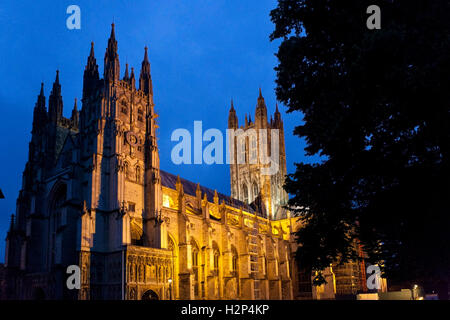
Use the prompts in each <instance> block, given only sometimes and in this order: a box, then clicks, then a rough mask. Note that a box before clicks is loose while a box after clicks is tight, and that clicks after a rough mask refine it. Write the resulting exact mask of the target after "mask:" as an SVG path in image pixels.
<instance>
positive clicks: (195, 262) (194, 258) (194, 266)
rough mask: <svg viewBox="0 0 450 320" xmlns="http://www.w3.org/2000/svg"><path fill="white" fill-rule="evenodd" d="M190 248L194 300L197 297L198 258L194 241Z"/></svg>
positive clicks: (197, 250)
mask: <svg viewBox="0 0 450 320" xmlns="http://www.w3.org/2000/svg"><path fill="white" fill-rule="evenodd" d="M191 248H192V250H191V251H192V271H193V272H194V295H195V297H196V298H198V296H199V292H200V290H199V285H200V283H199V270H198V266H199V263H198V257H199V249H198V246H197V244H196V242H195V241H194V240H191Z"/></svg>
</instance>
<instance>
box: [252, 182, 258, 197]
mask: <svg viewBox="0 0 450 320" xmlns="http://www.w3.org/2000/svg"><path fill="white" fill-rule="evenodd" d="M258 193H259V190H258V185H257V184H256V182H253V200H255V199H256V198H257V197H258Z"/></svg>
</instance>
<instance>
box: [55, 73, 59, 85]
mask: <svg viewBox="0 0 450 320" xmlns="http://www.w3.org/2000/svg"><path fill="white" fill-rule="evenodd" d="M55 83H59V70H56V79H55Z"/></svg>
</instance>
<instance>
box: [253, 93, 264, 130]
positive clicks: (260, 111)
mask: <svg viewBox="0 0 450 320" xmlns="http://www.w3.org/2000/svg"><path fill="white" fill-rule="evenodd" d="M255 124H256V127H257V128H267V107H266V103H265V102H264V98H263V96H262V93H261V88H259V96H258V101H257V104H256V111H255Z"/></svg>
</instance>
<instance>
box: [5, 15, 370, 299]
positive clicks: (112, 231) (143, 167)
mask: <svg viewBox="0 0 450 320" xmlns="http://www.w3.org/2000/svg"><path fill="white" fill-rule="evenodd" d="M120 73H121V72H120V63H119V56H118V49H117V41H116V38H115V30H114V24H113V25H112V29H111V35H110V37H109V39H108V45H107V49H106V52H105V56H104V68H103V78H101V77H100V74H99V70H98V64H97V61H96V58H95V55H94V44H93V43H92V44H91V49H90V54H89V56H88V58H87V64H86V67H85V70H84V76H83V93H82V99H81V105H82V107H81V108H80V110H79V109H78V102H77V101H76V100H75V103H74V106H73V109H72V113H71V117H70V118H65V117H64V116H63V99H62V95H61V85H60V83H59V73H58V71H57V72H56V79H55V81H54V83H53V87H52V90H51V93H50V96H49V98H48V108H47V106H46V97H45V95H44V85H43V84H42V85H41V90H40V94H39V95H38V97H37V102H36V105H35V107H34V113H33V126H32V136H31V141H30V143H29V155H28V161H27V163H26V166H25V170H24V172H23V180H22V188H21V190H20V193H19V196H18V199H17V208H16V213H15V214H14V215H12V217H11V224H10V228H9V231H8V234H7V238H6V258H5V266H4V272H3V280H2V281H3V282H2V295H3V297H4V298H5V297H6V298H8V299H79V300H122V299H124V300H148V299H165V300H170V299H173V300H176V299H188V300H190V299H199V300H203V299H246V300H252V299H283V300H286V299H313V298H317V299H320V298H333V297H334V296H333V294H336V292H337V291H336V290H337V289H336V286H338V287H339V281H337V280H336V278H335V276H334V273H333V270H332V268H331V267H330V268H329V269H327V273H325V276H326V277H329V279H328V278H327V279H328V280H330V281H328V284H327V285H325V286H321V288H315V289H314V287H312V286H311V279H312V275H311V273H308V272H305V271H304V270H302V269H301V268H300V267H299V266H298V264H297V262H296V260H295V252H296V250H297V244H296V242H295V239H294V237H293V236H292V232H294V231H296V230H297V228H298V227H299V226H298V222H297V219H296V218H294V217H291V216H290V214H289V212H288V211H287V210H286V209H285V208H284V206H285V205H286V203H287V200H288V195H287V194H286V192H285V191H284V189H283V187H282V185H283V183H284V177H285V175H286V156H285V144H284V129H283V121H282V119H281V114H280V112H279V111H278V106H277V107H276V111H275V113H274V114H273V116H271V117H270V119H269V118H268V112H267V107H266V103H265V101H264V98H263V96H262V93H261V90H260V92H259V96H258V97H257V103H256V111H255V119H254V121H252V120H251V118H250V117H249V118H247V116H246V119H245V123H244V124H243V125H241V126H239V124H238V118H237V116H236V110H235V109H234V106H233V102H231V107H230V111H229V118H228V128H229V129H241V130H242V131H243V132H244V133H245V132H250V131H251V130H259V131H255V132H260V130H271V129H277V130H278V132H279V135H278V139H279V140H278V141H271V140H270V139H269V141H268V144H269V145H270V144H272V143H277V144H278V145H279V158H278V161H279V170H278V171H277V173H276V174H273V175H265V174H263V170H262V169H263V168H264V166H266V165H264V164H261V163H259V162H258V161H256V162H255V161H253V162H249V161H243V162H239V161H233V162H232V163H231V164H230V179H231V196H227V195H224V194H221V193H218V192H217V191H215V190H211V189H209V188H207V187H204V186H202V185H200V184H198V183H195V182H191V181H188V180H185V179H183V178H181V177H180V176H175V175H173V174H171V173H168V172H164V171H162V170H160V163H159V151H158V144H157V133H156V128H157V121H156V119H157V116H158V115H157V114H156V113H155V110H154V108H155V106H154V103H153V86H152V77H151V73H150V63H149V59H148V53H147V48H145V52H144V58H143V61H142V66H141V70H140V74H139V77H137V75H135V70H134V69H133V68H131V70H130V71H129V70H128V65H126V68H125V72H124V76H123V77H121V74H120ZM258 141H259V140H258V139H254V138H253V137H252V135H250V134H249V135H247V136H245V135H244V142H243V143H241V144H238V143H236V144H234V145H233V148H235V149H234V150H230V151H233V152H231V154H233V155H234V157H237V156H238V153H239V152H235V151H237V150H236V148H237V147H239V148H242V152H243V154H244V160H248V159H250V158H252V155H253V156H255V152H256V153H257V152H258V150H260V148H258V143H259V142H258ZM234 160H236V159H234ZM73 265H75V266H78V267H79V270H80V287H79V289H75V290H74V289H72V290H71V289H69V288H68V286H67V277H68V274H67V268H68V267H69V266H73ZM352 270H353V269H352ZM353 271H355V272H356V273H358V272H359V271H360V270H359V269H358V267H356V268H354V270H353ZM353 271H351V272H353ZM356 273H355V274H356ZM358 275H360V273H358ZM344 276H345V277H347V278H348V279H350V280H349V281H355V280H353V279H356V281H357V282H358V281H359V280H358V279H362V277H361V276H356V277H355V276H353V275H352V276H349V273H348V272H347V273H344ZM338 280H339V279H338ZM360 282H361V281H360ZM346 285H348V283H347V282H346ZM352 286H353V285H352V283H350V291H352V290H353V291H354V290H356V289H355V288H357V289H358V288H359V287H358V286H361V283H359V282H358V283H355V287H352ZM338 289H339V288H338Z"/></svg>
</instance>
